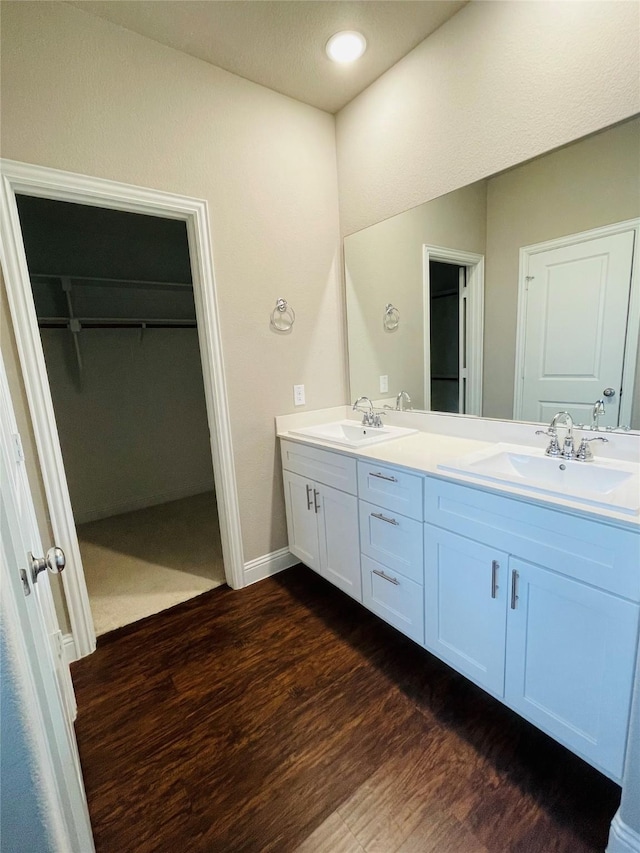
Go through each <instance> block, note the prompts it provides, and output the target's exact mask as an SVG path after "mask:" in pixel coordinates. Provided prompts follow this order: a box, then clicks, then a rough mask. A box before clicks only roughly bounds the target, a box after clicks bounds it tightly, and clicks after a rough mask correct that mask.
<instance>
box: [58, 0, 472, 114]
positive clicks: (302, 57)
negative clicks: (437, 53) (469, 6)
mask: <svg viewBox="0 0 640 853" xmlns="http://www.w3.org/2000/svg"><path fill="white" fill-rule="evenodd" d="M70 2H71V5H73V6H76V7H78V8H80V9H83V10H85V11H87V12H90V13H91V14H93V15H97V16H98V17H101V18H105V19H106V20H108V21H111V22H112V23H114V24H119V25H120V26H122V27H125V28H126V29H128V30H133V31H134V32H136V33H139V34H140V35H143V36H147V37H148V38H151V39H154V40H155V41H157V42H160V43H161V44H164V45H167V46H168V47H172V48H175V49H176V50H180V51H182V52H183V53H188V54H190V55H191V56H195V57H197V58H198V59H203V60H204V61H205V62H210V63H211V64H212V65H217V66H219V67H220V68H224V69H225V70H226V71H231V72H232V73H233V74H238V75H239V76H240V77H245V78H246V79H247V80H252V81H253V82H254V83H260V84H261V85H262V86H267V87H268V88H269V89H275V91H276V92H281V93H282V94H284V95H289V96H290V97H292V98H296V99H297V100H299V101H303V102H304V103H306V104H311V105H312V106H315V107H319V108H320V109H322V110H327V111H328V112H330V113H335V112H337V111H338V110H339V109H341V108H342V107H343V106H344V105H345V104H347V103H349V101H350V100H352V99H353V98H355V96H356V95H358V94H359V93H360V92H362V90H363V89H366V87H367V86H369V85H370V84H371V83H372V82H373V81H374V80H376V79H377V78H378V77H379V76H380V75H381V74H383V73H384V72H385V71H386V70H387V69H388V68H390V67H391V66H392V65H394V64H395V63H396V62H397V61H398V60H399V59H402V57H403V56H406V54H407V53H409V51H411V50H412V49H413V48H414V47H415V46H416V45H417V44H419V43H420V42H421V41H423V39H425V38H426V37H427V36H428V35H430V34H431V33H432V32H433V31H434V30H436V29H437V28H438V27H439V26H441V24H443V23H444V22H445V21H446V20H448V19H449V18H450V17H452V15H455V13H456V12H457V11H458V10H459V9H461V8H462V7H463V6H464V5H465V4H466V2H467V0H357V2H351V0H70ZM351 29H354V30H359V31H360V32H362V33H363V34H364V36H365V37H366V39H367V42H368V48H367V52H366V53H365V55H364V56H363V57H362V59H360V60H359V61H358V62H356V63H354V64H353V65H337V64H335V63H333V62H331V61H330V60H329V59H328V58H327V55H326V54H325V51H324V47H325V44H326V42H327V40H328V39H329V37H330V36H332V35H333V34H334V33H336V32H338V31H340V30H351Z"/></svg>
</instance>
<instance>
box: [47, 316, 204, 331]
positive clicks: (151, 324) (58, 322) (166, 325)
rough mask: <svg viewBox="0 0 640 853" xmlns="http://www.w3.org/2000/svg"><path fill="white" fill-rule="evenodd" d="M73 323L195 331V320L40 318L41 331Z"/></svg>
mask: <svg viewBox="0 0 640 853" xmlns="http://www.w3.org/2000/svg"><path fill="white" fill-rule="evenodd" d="M72 323H74V324H75V323H77V324H79V326H80V328H82V329H118V328H127V327H128V328H147V329H151V328H154V329H195V328H196V321H195V320H174V319H163V318H157V319H155V318H154V319H152V320H150V319H145V318H139V317H74V318H73V321H72V320H70V319H69V317H38V326H40V328H41V329H70V328H71V327H72Z"/></svg>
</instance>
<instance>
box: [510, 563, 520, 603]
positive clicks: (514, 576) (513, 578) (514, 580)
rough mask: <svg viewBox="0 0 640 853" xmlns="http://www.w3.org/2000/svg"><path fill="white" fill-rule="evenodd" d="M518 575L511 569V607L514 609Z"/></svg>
mask: <svg viewBox="0 0 640 853" xmlns="http://www.w3.org/2000/svg"><path fill="white" fill-rule="evenodd" d="M519 577H520V575H519V574H518V572H517V571H516V570H515V569H513V571H512V572H511V609H512V610H515V609H516V605H517V601H518V578H519Z"/></svg>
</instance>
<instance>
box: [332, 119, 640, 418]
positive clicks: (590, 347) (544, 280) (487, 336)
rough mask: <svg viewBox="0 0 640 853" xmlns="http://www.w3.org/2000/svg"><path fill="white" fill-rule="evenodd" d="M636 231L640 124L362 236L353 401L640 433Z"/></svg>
mask: <svg viewBox="0 0 640 853" xmlns="http://www.w3.org/2000/svg"><path fill="white" fill-rule="evenodd" d="M639 227H640V117H636V118H634V119H631V120H629V121H626V122H624V123H622V124H619V125H615V126H614V127H610V128H608V129H606V130H604V131H601V132H600V133H597V134H595V135H593V136H589V137H587V138H585V139H581V140H579V141H577V142H574V143H572V144H571V145H568V146H566V147H565V148H562V149H559V150H557V151H553V152H551V153H549V154H546V155H543V156H541V157H539V158H537V159H536V160H533V161H529V162H527V163H524V164H522V165H520V166H517V167H514V168H512V169H510V170H509V171H507V172H503V173H500V174H498V175H494V176H492V177H489V178H486V179H484V180H482V181H478V182H477V183H475V184H472V185H470V186H467V187H464V188H462V189H459V190H456V191H454V192H451V193H449V194H448V195H445V196H442V197H440V198H436V199H433V200H431V201H428V202H425V203H424V204H422V205H419V206H418V207H415V208H412V209H411V210H408V211H405V212H404V213H401V214H398V215H397V216H394V217H392V218H391V219H387V220H385V221H383V222H379V223H377V224H376V225H372V226H371V227H369V228H365V229H364V230H362V231H359V232H357V233H355V234H352V235H350V236H349V237H347V238H346V239H345V241H344V256H345V282H346V299H347V333H348V346H349V374H350V392H351V397H352V399H355V398H356V397H359V396H361V395H366V396H368V397H370V398H371V399H372V400H374V401H376V402H377V403H378V404H379V405H388V406H390V407H392V408H396V407H398V408H404V409H413V410H417V411H425V410H427V411H440V412H450V413H454V412H455V413H460V414H475V415H483V416H484V417H489V418H500V419H507V420H508V419H512V418H515V419H517V420H525V421H542V422H548V420H549V419H550V417H551V416H552V415H553V413H554V412H556V411H558V410H559V409H567V410H568V411H570V412H571V413H572V415H573V416H574V419H575V420H576V421H577V422H579V423H586V424H589V423H590V422H591V418H592V409H593V404H594V403H595V401H596V400H598V399H603V400H604V406H605V415H604V416H601V417H600V425H601V426H611V427H614V426H619V425H622V424H624V425H630V426H632V427H633V428H634V429H639V428H640V355H639V352H638V326H639V323H640V246H639V245H638V243H639V240H638V237H639V230H638V229H639ZM401 392H405V393H404V394H401Z"/></svg>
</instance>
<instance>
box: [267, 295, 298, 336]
mask: <svg viewBox="0 0 640 853" xmlns="http://www.w3.org/2000/svg"><path fill="white" fill-rule="evenodd" d="M295 321H296V312H295V311H294V310H293V308H292V307H291V306H290V305H289V303H288V302H287V300H286V299H282V297H281V298H280V299H277V300H276V307H275V308H274V309H273V311H272V312H271V321H270V322H271V326H272V327H273V328H274V329H275V330H276V331H277V332H288V331H289V329H290V328H291V327H292V326H293V324H294V323H295Z"/></svg>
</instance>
